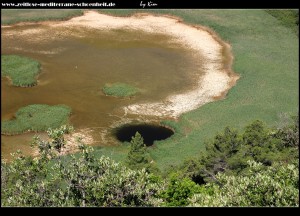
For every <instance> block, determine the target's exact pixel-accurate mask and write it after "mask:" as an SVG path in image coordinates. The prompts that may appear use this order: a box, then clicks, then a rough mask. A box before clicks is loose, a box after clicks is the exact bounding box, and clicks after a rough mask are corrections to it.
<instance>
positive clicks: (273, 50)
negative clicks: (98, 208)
mask: <svg viewBox="0 0 300 216" xmlns="http://www.w3.org/2000/svg"><path fill="white" fill-rule="evenodd" d="M99 11H100V12H103V13H104V12H105V13H107V14H112V15H117V16H128V15H131V14H133V13H135V12H149V13H154V14H169V15H173V16H178V17H180V18H182V19H183V20H184V22H186V23H190V24H193V25H194V24H196V25H197V24H199V25H204V26H207V27H209V28H211V29H213V30H214V31H215V32H216V33H217V34H218V35H219V36H220V37H221V38H222V39H223V40H225V41H226V42H228V43H230V44H231V46H232V52H233V55H234V62H233V70H234V71H235V72H236V73H238V74H240V76H241V78H240V80H238V82H237V84H236V86H234V87H233V88H232V89H231V90H230V91H229V93H228V95H227V97H226V99H224V100H220V101H217V102H212V103H208V104H206V105H204V106H202V107H200V108H199V109H196V110H194V111H191V112H189V113H186V114H184V115H182V116H181V117H180V119H179V120H178V121H173V122H168V123H167V124H168V125H172V126H173V127H174V128H176V131H180V133H177V134H175V135H174V136H172V137H171V138H170V139H168V140H166V141H160V142H157V143H156V144H155V147H153V148H151V150H150V153H151V157H152V158H153V159H154V160H155V162H156V163H157V165H158V166H159V167H160V168H161V169H164V168H166V167H168V166H169V165H176V164H179V163H182V161H183V160H184V159H186V158H190V157H193V156H197V155H198V153H199V152H200V151H202V150H204V142H205V140H208V139H211V138H212V137H213V136H214V135H215V134H216V133H217V132H219V131H222V130H223V129H224V128H225V127H226V126H227V125H228V126H231V127H234V128H237V129H242V128H243V127H245V126H246V125H247V124H249V123H250V122H252V121H253V120H255V119H261V120H263V121H265V122H266V123H267V124H268V125H270V126H273V125H275V124H276V122H277V121H278V120H279V114H280V113H288V114H294V115H295V114H296V113H297V112H298V111H299V93H298V91H299V82H298V81H299V53H298V52H299V38H298V36H297V34H296V33H295V32H294V31H293V30H292V29H291V28H289V27H287V26H286V25H284V24H283V23H282V21H280V20H279V19H278V18H275V17H274V16H272V15H270V14H269V13H268V12H266V11H265V10H207V9H203V10H198V9H193V10H99ZM2 17H3V13H2ZM96 152H98V154H99V155H102V154H103V155H106V156H109V157H111V158H113V159H115V160H119V161H122V160H123V159H124V158H125V157H126V154H127V152H128V148H126V147H125V146H121V147H103V148H99V149H98V150H96Z"/></svg>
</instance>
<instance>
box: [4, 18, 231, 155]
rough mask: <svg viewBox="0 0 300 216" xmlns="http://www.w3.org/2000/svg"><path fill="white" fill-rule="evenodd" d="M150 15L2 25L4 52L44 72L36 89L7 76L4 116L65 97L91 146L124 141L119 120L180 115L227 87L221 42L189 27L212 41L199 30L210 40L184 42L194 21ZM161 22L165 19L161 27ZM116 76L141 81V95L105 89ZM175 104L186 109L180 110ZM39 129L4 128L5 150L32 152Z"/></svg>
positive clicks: (62, 101) (118, 79) (147, 120)
mask: <svg viewBox="0 0 300 216" xmlns="http://www.w3.org/2000/svg"><path fill="white" fill-rule="evenodd" d="M151 17H152V18H151ZM150 18H151V19H152V20H151V19H150ZM150 18H149V16H148V17H147V16H145V17H144V18H143V17H142V19H141V18H140V17H139V16H137V17H132V18H131V17H129V18H116V17H110V16H106V15H101V14H98V13H96V12H87V13H86V14H85V15H84V16H82V17H75V18H73V19H71V20H69V21H61V22H59V21H58V22H42V23H26V24H19V25H13V26H2V27H1V28H2V32H1V44H2V48H1V54H14V55H21V56H27V57H30V58H33V59H36V60H37V61H39V62H40V63H41V73H40V75H39V76H38V84H37V86H34V87H31V88H20V87H15V86H12V85H11V83H10V82H9V80H8V79H7V78H5V77H2V78H1V119H2V120H7V119H11V118H12V117H13V115H14V113H15V112H16V111H17V110H18V109H19V108H20V107H23V106H27V105H30V104H48V105H56V104H65V105H67V106H69V107H71V108H72V115H71V117H70V123H71V124H72V125H74V127H75V128H76V130H77V131H84V132H85V135H87V134H88V136H91V137H92V140H93V141H92V142H91V143H90V144H91V145H94V146H109V145H119V144H120V142H119V141H118V140H117V139H116V138H114V137H113V136H112V135H111V133H110V131H111V130H112V129H113V128H116V127H117V126H119V125H123V124H127V123H131V122H134V121H138V122H145V123H158V122H159V121H160V120H162V119H166V118H176V117H178V116H179V114H181V113H183V112H186V111H189V110H191V109H194V108H196V107H199V106H200V105H202V104H204V103H206V102H209V101H212V100H213V99H214V98H213V96H218V95H220V94H222V93H224V92H227V90H228V89H229V87H231V86H232V83H231V84H230V85H229V83H230V82H231V81H232V77H231V76H229V75H228V74H229V73H226V72H227V71H223V69H224V68H225V67H226V68H230V67H231V64H230V61H229V63H228V62H227V63H228V65H229V66H230V67H228V65H226V66H224V67H223V63H224V62H225V63H226V61H224V58H223V56H222V54H221V53H222V50H223V47H222V46H221V45H220V42H217V41H215V39H214V37H212V36H211V35H210V34H209V33H207V32H205V33H203V32H204V31H203V30H202V32H200V30H197V29H196V28H193V27H189V26H188V27H187V28H193V29H192V30H191V33H193V34H195V35H194V36H197V35H196V34H197V33H201V34H202V36H203V37H204V38H205V37H206V39H205V41H203V40H201V38H197V37H195V40H200V41H202V42H203V43H204V44H203V43H202V45H203V49H202V50H200V51H199V49H198V48H199V46H200V45H201V44H197V43H194V45H195V46H191V44H190V43H189V41H188V42H187V41H185V40H187V39H188V38H185V37H182V38H183V39H182V38H181V37H177V38H176V37H175V36H176V34H181V33H183V34H184V33H185V32H186V31H181V30H184V29H182V28H183V27H185V26H187V25H184V24H182V23H179V22H178V20H176V19H173V18H167V17H162V18H160V17H154V16H150ZM125 19H128V20H127V21H124V20H125ZM160 19H161V20H160ZM157 21H159V22H157ZM139 22H141V23H139ZM170 22H171V24H173V23H174V25H170ZM144 24H147V25H144ZM148 24H149V25H148ZM175 24H176V25H179V26H178V27H179V28H178V29H177V28H175V27H176V25H175ZM157 25H158V26H159V25H162V26H160V27H158V28H157V29H156V27H157ZM153 26H154V27H155V28H154V27H153ZM168 26H173V27H170V29H173V30H172V32H167V31H166V30H165V29H167V27H168ZM174 26H175V27H174ZM152 27H153V28H152ZM148 28H150V30H149V29H148ZM156 30H157V31H156ZM198 31H199V32H198ZM177 36H178V35H177ZM200 36H201V35H200ZM181 39H182V40H181ZM202 39H203V38H202ZM184 41H185V42H187V43H185V42H184ZM192 42H193V41H192ZM210 43H211V44H212V45H213V47H209V44H210ZM200 47H201V46H200ZM208 72H210V73H209V74H210V76H207V74H208ZM115 82H122V83H127V84H129V85H132V86H135V87H137V88H139V89H140V94H138V95H137V96H135V97H132V98H123V99H122V98H115V97H109V96H105V95H104V94H103V93H102V91H101V89H102V87H103V86H104V85H105V84H106V83H115ZM209 85H210V86H213V88H212V90H210V89H208V87H209ZM195 90H196V91H195ZM186 93H188V94H186ZM170 96H171V98H170ZM204 96H205V97H204ZM182 98H183V99H184V100H182ZM178 99H179V100H178ZM174 101H175V103H174ZM176 101H177V102H178V101H179V102H180V103H176ZM186 102H188V103H186ZM170 104H171V105H170ZM182 104H185V106H183V105H182ZM164 106H165V107H164ZM170 107H171V109H170ZM174 107H175V108H176V107H177V108H179V109H177V110H179V111H178V112H174V111H173V110H172V109H173V108H174ZM158 108H161V109H158ZM165 110H166V112H164V111H165ZM170 110H171V112H170ZM175 111H176V110H175ZM173 113H175V114H174V115H173ZM40 134H41V135H45V133H40ZM33 135H34V133H27V134H21V135H15V136H3V135H2V136H1V150H2V151H1V152H2V157H3V158H4V159H9V158H10V153H12V152H15V151H16V150H17V149H21V150H22V151H23V152H24V153H25V154H31V152H32V150H31V148H30V145H29V142H30V140H31V137H32V136H33Z"/></svg>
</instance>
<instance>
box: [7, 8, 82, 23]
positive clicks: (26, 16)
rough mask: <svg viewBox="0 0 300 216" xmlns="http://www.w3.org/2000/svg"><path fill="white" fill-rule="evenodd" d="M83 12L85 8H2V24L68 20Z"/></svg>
mask: <svg viewBox="0 0 300 216" xmlns="http://www.w3.org/2000/svg"><path fill="white" fill-rule="evenodd" d="M82 14H83V10H67V9H65V10H62V9H59V10H56V9H55V10H52V9H22V10H13V9H9V10H1V24H2V25H12V24H16V23H19V22H28V21H30V22H38V21H45V20H67V19H70V18H72V17H74V16H79V15H82Z"/></svg>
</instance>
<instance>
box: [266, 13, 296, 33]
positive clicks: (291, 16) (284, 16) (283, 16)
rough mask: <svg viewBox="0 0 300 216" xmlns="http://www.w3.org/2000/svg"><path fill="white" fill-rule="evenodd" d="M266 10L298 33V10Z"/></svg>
mask: <svg viewBox="0 0 300 216" xmlns="http://www.w3.org/2000/svg"><path fill="white" fill-rule="evenodd" d="M267 12H268V13H269V14H271V15H272V16H274V17H276V18H277V19H278V20H279V21H280V22H281V23H282V24H283V25H284V26H286V27H288V28H291V29H292V30H293V31H294V32H296V34H297V35H299V10H295V9H294V10H292V9H290V10H267Z"/></svg>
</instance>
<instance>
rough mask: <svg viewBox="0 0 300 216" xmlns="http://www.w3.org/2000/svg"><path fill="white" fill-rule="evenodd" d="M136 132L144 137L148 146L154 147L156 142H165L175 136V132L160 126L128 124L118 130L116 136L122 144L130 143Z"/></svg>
mask: <svg viewBox="0 0 300 216" xmlns="http://www.w3.org/2000/svg"><path fill="white" fill-rule="evenodd" d="M136 132H139V133H140V134H141V135H142V137H143V138H144V143H145V145H146V146H152V145H153V143H154V141H155V140H165V139H167V138H169V137H171V136H172V135H173V134H174V131H173V130H171V129H169V128H166V127H163V126H160V125H149V124H138V125H130V124H126V125H123V126H122V127H119V128H116V130H115V132H114V135H115V137H116V138H117V139H118V140H119V141H121V142H130V141H131V138H132V137H133V136H134V135H135V133H136Z"/></svg>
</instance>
